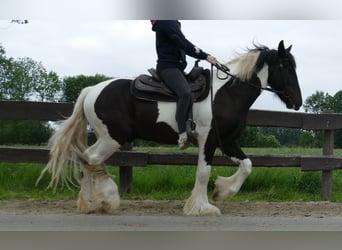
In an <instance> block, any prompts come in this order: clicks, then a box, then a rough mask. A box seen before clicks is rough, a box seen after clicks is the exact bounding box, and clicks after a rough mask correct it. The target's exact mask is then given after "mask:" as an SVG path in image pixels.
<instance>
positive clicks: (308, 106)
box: [303, 91, 334, 114]
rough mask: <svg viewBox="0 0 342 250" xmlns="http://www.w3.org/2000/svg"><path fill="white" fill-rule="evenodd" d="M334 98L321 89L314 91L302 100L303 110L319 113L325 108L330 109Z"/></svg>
mask: <svg viewBox="0 0 342 250" xmlns="http://www.w3.org/2000/svg"><path fill="white" fill-rule="evenodd" d="M333 104H334V100H333V97H332V96H331V95H329V94H328V93H324V92H323V91H316V92H315V93H314V94H312V95H311V96H309V97H308V98H306V100H305V102H304V105H303V107H304V109H305V112H310V113H316V114H318V113H321V112H323V111H325V110H331V109H332V108H333Z"/></svg>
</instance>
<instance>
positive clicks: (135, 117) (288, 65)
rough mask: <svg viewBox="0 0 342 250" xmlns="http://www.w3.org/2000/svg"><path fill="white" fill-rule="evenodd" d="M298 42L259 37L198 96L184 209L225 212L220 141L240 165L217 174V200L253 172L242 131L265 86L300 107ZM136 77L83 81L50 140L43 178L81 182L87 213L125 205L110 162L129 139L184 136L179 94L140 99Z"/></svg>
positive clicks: (214, 74) (80, 202)
mask: <svg viewBox="0 0 342 250" xmlns="http://www.w3.org/2000/svg"><path fill="white" fill-rule="evenodd" d="M291 48H292V45H291V46H289V47H288V48H285V46H284V42H283V41H280V42H279V44H278V48H277V49H269V48H268V47H266V46H263V45H254V47H253V48H251V49H247V51H246V52H244V53H241V54H238V55H237V56H236V58H234V59H233V60H231V61H229V62H228V63H225V64H224V65H225V66H227V67H228V68H229V69H230V74H229V76H227V77H226V79H224V78H222V77H220V76H219V75H220V74H222V72H219V70H218V69H216V68H212V72H211V73H212V88H211V90H210V92H211V93H210V95H208V97H206V98H205V99H204V100H202V101H200V102H197V103H194V104H193V109H192V112H193V120H194V122H195V123H196V125H197V126H196V132H197V141H198V163H197V171H196V178H195V184H194V187H193V190H192V192H191V196H190V197H189V198H188V199H187V200H186V202H185V205H184V207H183V213H184V214H185V215H219V214H221V212H220V209H219V208H218V207H217V206H215V205H214V204H212V202H211V201H209V198H208V194H207V193H208V192H207V185H208V181H209V177H210V173H211V164H212V160H213V157H214V153H215V150H216V148H217V147H221V148H222V151H223V152H224V154H225V155H226V156H228V157H230V158H231V159H232V160H233V161H234V162H235V163H236V164H237V165H238V169H237V171H236V172H235V173H234V174H233V175H232V176H230V177H222V176H218V177H217V179H216V181H215V189H214V191H213V195H212V200H213V201H214V202H215V201H220V200H224V199H226V198H227V197H230V196H233V195H235V194H236V193H237V192H238V191H239V190H240V187H241V186H242V184H243V183H244V181H245V179H246V178H247V176H248V175H250V173H251V171H252V162H251V160H250V159H249V158H248V157H247V156H246V155H245V154H244V152H243V151H242V150H241V147H240V146H239V143H238V139H239V136H240V135H241V133H242V132H243V130H244V128H245V126H246V125H245V124H246V117H247V113H248V110H249V109H250V107H251V105H252V104H253V103H254V101H255V100H256V99H257V97H258V96H259V95H260V94H261V93H262V92H263V90H264V89H267V90H271V91H273V92H274V93H275V95H276V96H278V97H279V98H280V100H281V101H282V102H283V103H284V104H285V105H286V107H287V108H288V109H294V110H298V109H299V108H300V107H301V105H302V96H301V90H300V87H299V84H298V78H297V74H296V62H295V59H294V57H293V55H292V54H291ZM132 81H133V79H127V78H125V79H123V78H117V79H111V80H107V81H104V82H101V83H98V84H97V85H94V86H91V87H86V88H84V89H83V90H82V91H81V93H80V95H79V97H78V99H77V101H76V103H75V105H74V109H73V112H72V114H71V116H70V117H69V118H67V119H66V120H64V121H63V122H62V123H61V125H60V127H59V129H58V130H57V131H56V132H55V133H54V134H53V136H52V137H51V138H50V140H49V143H50V147H51V148H50V159H49V162H48V164H47V165H46V167H45V168H44V169H43V170H42V172H41V175H40V178H41V177H42V176H43V175H44V173H45V172H50V173H51V181H50V183H49V186H48V187H50V188H54V189H56V188H57V185H59V184H58V183H63V184H66V185H68V186H69V185H71V184H75V185H80V192H79V196H78V199H77V207H78V209H79V211H80V212H81V213H92V212H99V211H100V212H103V213H115V212H116V210H117V209H118V207H119V206H120V195H119V192H118V187H117V185H116V183H115V181H114V178H112V176H111V175H110V174H109V173H108V171H107V169H106V166H105V165H104V162H105V161H106V159H107V158H109V157H110V156H111V155H112V154H113V153H114V152H116V151H117V150H119V149H120V147H121V146H122V145H124V144H125V143H127V142H132V141H133V140H134V139H136V138H140V139H143V140H150V141H155V142H158V143H166V144H177V139H178V127H177V123H176V120H175V110H176V104H175V102H164V101H151V100H141V99H138V98H136V97H135V96H133V95H132V94H131V91H130V84H131V82H132ZM210 96H212V100H211V98H210ZM88 125H90V126H91V127H92V129H93V130H94V132H95V135H96V138H97V140H96V142H95V143H94V144H93V145H91V146H88V145H87V128H88V127H87V126H88ZM80 173H81V174H80ZM73 175H74V176H73ZM75 178H76V180H77V181H78V183H75ZM38 180H39V179H38Z"/></svg>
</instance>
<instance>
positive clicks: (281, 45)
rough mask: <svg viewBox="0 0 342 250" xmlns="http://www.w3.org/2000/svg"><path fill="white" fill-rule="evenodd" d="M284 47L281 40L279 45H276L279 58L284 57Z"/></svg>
mask: <svg viewBox="0 0 342 250" xmlns="http://www.w3.org/2000/svg"><path fill="white" fill-rule="evenodd" d="M285 54H286V53H285V46H284V41H283V40H281V41H280V43H279V45H278V55H279V56H280V57H283V56H285Z"/></svg>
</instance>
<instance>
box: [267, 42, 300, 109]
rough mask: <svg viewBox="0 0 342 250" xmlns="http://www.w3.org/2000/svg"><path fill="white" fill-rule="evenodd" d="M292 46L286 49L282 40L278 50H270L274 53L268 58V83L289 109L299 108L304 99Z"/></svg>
mask: <svg viewBox="0 0 342 250" xmlns="http://www.w3.org/2000/svg"><path fill="white" fill-rule="evenodd" d="M291 47H292V45H291V46H290V47H288V48H287V49H285V47H284V42H283V41H280V43H279V46H278V50H273V51H270V53H271V54H272V55H271V56H269V58H268V60H267V59H266V61H267V64H268V84H269V86H270V87H271V88H272V89H273V90H275V92H276V94H277V95H278V96H279V98H280V99H281V100H282V101H283V102H284V103H285V104H286V107H287V108H288V109H295V110H298V109H299V108H300V107H301V106H302V102H303V101H302V94H301V90H300V87H299V84H298V78H297V74H296V63H295V60H294V57H293V56H292V54H291V53H290V51H291Z"/></svg>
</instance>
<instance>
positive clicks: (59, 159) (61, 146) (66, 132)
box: [36, 87, 90, 190]
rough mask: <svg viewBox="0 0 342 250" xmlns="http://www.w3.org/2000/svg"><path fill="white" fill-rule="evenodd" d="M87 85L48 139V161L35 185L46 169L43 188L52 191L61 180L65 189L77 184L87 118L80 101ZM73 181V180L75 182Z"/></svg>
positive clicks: (83, 98)
mask: <svg viewBox="0 0 342 250" xmlns="http://www.w3.org/2000/svg"><path fill="white" fill-rule="evenodd" d="M89 90H90V87H88V88H85V89H83V90H82V92H81V94H80V95H79V97H78V99H77V102H76V104H75V106H74V110H73V113H72V115H71V116H70V117H69V118H68V119H66V120H64V121H63V122H62V123H61V125H60V127H59V129H58V130H57V131H56V132H55V133H54V134H53V136H52V137H51V138H50V140H49V146H50V160H49V162H48V164H47V165H46V166H45V168H44V169H43V170H42V172H41V174H40V176H39V178H38V180H37V182H36V184H37V183H38V182H39V181H40V180H41V178H42V177H43V175H44V174H45V173H46V172H47V171H48V172H49V173H51V181H50V183H49V185H48V187H47V188H53V189H54V190H56V188H57V186H58V184H59V183H60V182H61V184H62V186H64V185H66V186H67V187H68V188H70V187H71V186H70V185H72V186H78V184H79V181H80V173H79V168H80V167H81V166H82V162H83V161H85V160H86V159H85V157H84V154H83V152H84V151H85V150H86V148H87V123H88V122H87V120H86V117H85V115H84V112H83V102H84V100H85V98H86V96H87V94H88V93H89ZM75 180H76V181H77V183H75Z"/></svg>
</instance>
